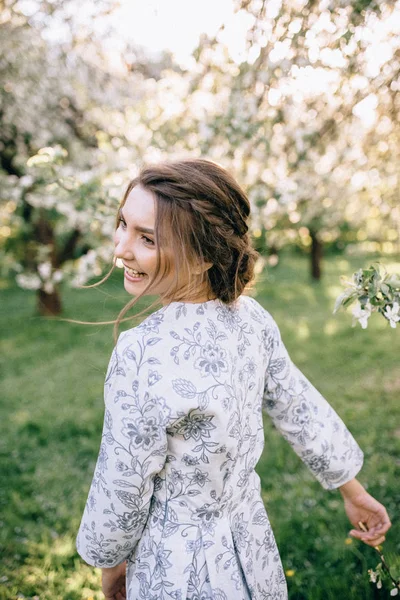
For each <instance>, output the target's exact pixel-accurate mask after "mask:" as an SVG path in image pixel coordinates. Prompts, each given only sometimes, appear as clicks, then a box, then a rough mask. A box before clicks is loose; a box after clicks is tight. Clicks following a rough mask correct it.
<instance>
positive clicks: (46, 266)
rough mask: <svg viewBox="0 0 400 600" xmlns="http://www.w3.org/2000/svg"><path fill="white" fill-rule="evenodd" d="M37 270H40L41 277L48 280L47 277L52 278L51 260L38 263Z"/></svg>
mask: <svg viewBox="0 0 400 600" xmlns="http://www.w3.org/2000/svg"><path fill="white" fill-rule="evenodd" d="M37 270H38V273H39V275H40V277H41V278H42V279H43V280H44V281H46V280H47V279H50V277H51V271H52V266H51V263H50V262H44V263H41V264H40V265H38V267H37Z"/></svg>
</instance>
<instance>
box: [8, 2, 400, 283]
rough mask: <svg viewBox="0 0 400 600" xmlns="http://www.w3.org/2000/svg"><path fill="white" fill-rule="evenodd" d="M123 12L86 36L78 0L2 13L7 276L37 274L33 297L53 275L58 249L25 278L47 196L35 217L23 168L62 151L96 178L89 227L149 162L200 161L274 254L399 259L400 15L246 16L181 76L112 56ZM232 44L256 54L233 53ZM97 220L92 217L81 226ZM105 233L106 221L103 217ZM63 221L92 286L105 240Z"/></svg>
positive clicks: (339, 11)
mask: <svg viewBox="0 0 400 600" xmlns="http://www.w3.org/2000/svg"><path fill="white" fill-rule="evenodd" d="M116 4H117V3H115V2H113V1H112V0H102V1H101V2H96V3H91V5H90V7H87V8H86V10H87V11H88V12H89V13H90V18H86V21H85V20H84V19H82V18H81V17H80V15H81V11H80V10H78V7H79V3H78V0H54V1H52V2H47V0H32V1H31V2H30V3H24V2H19V1H17V0H4V1H3V5H4V7H3V8H4V10H3V11H2V15H1V18H0V32H1V36H0V56H1V59H0V77H1V81H2V85H0V125H1V127H0V130H1V133H0V182H1V191H0V199H1V204H0V253H1V257H2V270H3V271H6V270H9V269H10V268H12V267H15V266H17V269H19V270H20V271H21V273H20V275H25V277H21V276H20V277H19V278H18V281H19V282H20V283H21V282H22V283H23V282H24V281H25V284H26V282H27V276H28V275H29V277H30V281H31V282H36V284H35V285H37V284H38V281H39V279H41V275H40V272H39V271H38V270H37V268H38V266H39V264H44V263H46V264H47V263H48V260H47V258H46V256H47V254H48V252H49V248H48V244H46V243H45V244H43V245H44V248H43V250H41V249H40V248H39V247H38V245H40V244H42V242H40V240H37V239H36V240H35V244H36V250H35V253H37V254H38V255H39V254H43V256H44V259H43V260H42V258H40V260H39V262H38V261H37V266H36V267H35V266H34V265H31V266H30V267H29V268H27V267H26V264H25V263H26V258H23V257H24V256H25V257H26V256H27V255H29V248H28V244H27V236H28V234H29V232H32V230H33V229H34V223H33V222H31V221H30V220H29V219H30V216H31V215H34V214H36V213H37V210H36V209H40V207H39V204H40V195H39V194H37V193H36V194H35V193H34V190H33V191H32V194H33V195H35V202H36V207H35V211H32V210H31V209H30V205H29V202H28V201H27V198H28V195H29V190H28V189H27V188H29V185H27V181H29V176H30V175H29V169H30V167H28V168H27V166H26V165H27V161H29V160H30V159H31V158H32V157H33V156H37V155H38V154H39V153H40V151H41V149H44V148H47V147H54V148H56V147H57V146H61V147H62V148H65V150H66V151H67V152H68V155H67V157H66V161H65V163H64V167H63V169H64V171H69V174H68V177H72V178H75V179H76V180H78V182H79V181H80V180H81V178H82V175H85V176H86V177H88V180H89V181H88V182H86V183H87V185H86V187H85V182H84V181H80V183H79V185H78V187H79V189H80V192H79V193H81V194H85V193H86V192H88V195H89V202H88V206H87V216H86V221H87V222H90V221H91V219H92V216H93V203H92V200H93V198H94V196H95V195H96V194H97V195H98V197H99V211H100V212H101V210H102V209H103V206H107V207H108V208H107V210H108V214H109V215H110V216H111V213H112V212H113V210H114V208H115V207H114V206H113V207H111V205H109V204H108V203H107V200H106V198H107V197H108V195H109V193H108V187H109V186H111V187H113V188H114V196H115V197H117V196H118V197H121V195H122V193H123V191H124V187H125V185H126V183H127V181H128V180H129V179H130V178H131V176H132V175H134V174H135V173H136V170H137V168H138V167H139V166H140V165H141V163H142V162H145V161H153V160H158V159H162V158H174V157H177V156H182V155H185V156H186V155H196V156H197V155H200V154H201V155H203V156H207V157H209V158H211V159H214V160H216V161H217V162H221V161H222V162H223V165H224V166H226V167H227V168H228V169H230V170H231V171H232V172H233V173H234V175H236V177H237V178H238V179H239V181H240V182H241V183H242V185H243V186H244V187H246V189H247V190H248V191H249V195H250V198H251V202H252V205H253V213H254V219H253V224H252V230H253V231H254V234H255V237H256V239H257V243H258V245H259V246H260V247H265V245H266V244H267V245H268V247H269V248H270V249H273V250H274V251H277V250H279V248H281V247H282V246H284V245H287V244H292V243H298V244H300V246H301V247H302V248H306V249H309V248H310V246H311V244H312V242H313V240H318V241H319V243H333V242H335V241H337V240H339V241H340V240H342V243H343V244H347V243H348V242H349V240H350V241H352V242H354V241H356V242H360V241H365V242H366V243H368V244H373V243H382V244H384V245H385V246H384V248H385V249H388V250H390V251H392V250H393V249H394V244H396V243H397V244H398V243H399V236H398V231H399V230H398V222H399V219H400V207H399V205H398V202H397V191H396V190H397V189H398V182H399V176H400V174H399V164H400V160H399V158H400V157H399V154H398V153H399V148H400V143H399V138H400V128H399V123H398V119H397V115H398V112H399V94H398V90H399V89H400V80H399V73H400V61H399V39H400V37H399V35H398V34H399V22H400V19H399V14H400V2H389V1H386V2H385V1H380V2H370V1H365V2H364V1H363V2H358V3H353V2H347V1H345V2H340V3H334V2H326V3H324V2H312V3H310V2H306V1H305V0H287V2H285V3H283V4H280V3H279V2H272V3H271V2H265V1H262V0H246V1H243V2H235V4H236V8H237V11H236V13H235V15H234V16H233V18H232V20H231V22H227V23H224V24H223V26H222V27H221V28H220V30H219V31H218V32H217V33H216V35H215V36H214V37H213V38H209V37H207V36H205V35H203V36H202V37H201V39H200V40H199V43H198V46H197V48H196V49H195V51H194V53H193V56H192V57H191V58H190V59H189V60H188V61H187V64H182V65H180V64H177V63H176V62H174V60H173V59H172V58H171V56H170V55H168V54H167V53H165V54H164V55H160V56H158V57H156V58H150V57H149V56H146V53H145V52H143V51H142V50H141V49H138V48H135V47H134V46H133V45H132V44H131V43H129V42H127V43H126V44H125V45H124V43H123V41H122V40H118V42H119V45H118V50H115V49H113V50H112V51H110V45H109V44H108V42H110V40H112V39H116V37H117V36H118V32H115V31H110V30H109V29H108V28H107V26H106V25H107V15H108V14H109V13H110V11H113V10H115V9H116ZM90 11H92V12H90ZM85 14H86V13H85ZM94 24H97V27H95V26H94ZM99 24H100V26H99ZM54 31H59V32H60V35H59V36H58V37H57V36H55V35H54ZM100 31H102V32H103V34H101V33H99V32H100ZM236 31H240V32H241V33H240V35H239V36H238V35H237V34H236V33H235V35H234V32H236ZM233 36H234V37H235V40H236V41H238V40H242V41H243V43H242V44H241V45H240V44H239V45H238V46H237V47H236V49H235V48H233V46H232V44H231V43H230V39H231V37H233ZM26 56H29V58H30V60H26ZM43 152H46V151H45V150H43ZM60 171H61V167H60ZM89 172H93V177H92V176H90V175H89ZM60 175H61V176H64V175H63V173H62V172H61V173H60ZM26 177H28V180H27V179H26ZM51 177H53V175H52V176H51ZM51 177H50V179H49V181H48V183H47V184H46V183H45V181H43V182H42V183H41V184H40V185H42V187H43V189H44V188H45V187H46V185H52V184H56V186H57V187H56V188H54V189H56V194H58V193H59V194H60V197H61V198H62V200H61V202H62V203H63V204H64V206H65V204H66V202H67V201H68V202H69V201H70V204H71V208H70V212H73V211H74V210H75V208H74V206H75V203H76V197H74V194H75V192H76V193H78V191H79V190H78V188H74V193H73V194H72V195H71V199H70V200H69V199H68V200H67V199H66V196H65V194H64V193H63V192H62V190H61V187H62V186H61V185H59V184H57V182H55V181H54V178H53V179H52V178H51ZM35 185H36V186H37V188H36V189H37V190H39V187H38V185H39V184H38V182H37V181H35ZM96 190H97V191H96ZM32 194H31V197H33V195H32ZM45 195H46V196H47V197H48V194H45ZM42 208H43V209H44V211H43V213H44V214H45V218H46V219H48V218H49V211H48V210H47V208H46V207H45V206H43V207H42ZM85 210H86V207H82V209H81V210H80V211H79V212H80V219H81V221H82V220H84V216H83V212H84V211H85ZM106 212H107V211H105V213H104V214H106ZM64 216H65V215H64ZM95 218H96V220H100V221H102V215H101V214H100V216H99V215H97V214H96V217H95ZM56 220H57V233H56V236H55V240H54V246H60V245H62V243H63V240H66V239H67V238H68V236H70V238H72V237H73V236H74V235H75V236H76V237H80V238H81V245H78V246H79V247H78V246H77V247H74V251H73V254H74V257H75V259H76V260H80V262H81V263H82V267H79V266H78V263H77V264H76V268H77V269H80V268H81V270H82V272H85V273H87V275H90V273H93V272H95V270H96V268H97V266H96V260H94V259H90V260H87V261H86V266H84V263H85V257H87V256H88V252H89V247H90V248H91V249H94V250H96V248H98V247H99V246H101V245H102V243H103V233H102V227H100V228H99V229H98V230H97V231H96V230H95V229H92V230H90V232H85V235H84V236H83V237H85V242H82V231H80V232H79V235H78V233H76V232H75V228H74V227H72V224H71V222H70V221H68V219H62V218H59V217H57V219H56ZM111 220H112V219H111ZM111 220H110V222H111ZM102 222H103V221H102ZM46 223H47V225H49V224H50V227H51V223H49V221H46ZM61 223H63V227H64V229H63V231H62V234H61V237H60V238H59V237H58V233H59V230H60V229H61V228H62V226H61ZM81 229H82V228H81ZM18 230H20V231H18ZM74 232H75V233H74ZM86 234H87V235H86ZM9 237H11V238H12V239H10V240H9V239H8V238H9ZM261 238H263V239H261ZM265 238H266V240H265ZM83 246H84V249H83ZM5 249H7V253H6V254H4V250H5ZM79 256H81V257H82V258H81V259H79ZM90 256H93V254H91V255H90ZM68 264H69V263H68V261H65V263H63V264H62V265H58V266H56V265H53V266H52V268H53V270H54V272H55V271H58V272H59V274H58V275H57V277H61V276H63V277H67V278H70V276H69V275H68V269H67V266H68ZM18 265H20V267H18ZM64 265H65V266H64ZM35 269H36V272H35ZM41 270H42V271H43V272H45V273H47V272H48V271H49V268H48V266H47V267H46V268H45V269H44V270H43V267H42V268H41ZM32 272H33V274H34V275H35V277H34V278H32ZM38 278H39V279H38ZM81 279H83V277H82V278H81ZM42 283H44V282H43V281H42ZM45 283H47V289H50V284H49V281H46V282H45ZM54 283H56V282H53V284H54ZM31 285H34V283H31ZM43 290H44V286H43ZM44 291H45V290H44Z"/></svg>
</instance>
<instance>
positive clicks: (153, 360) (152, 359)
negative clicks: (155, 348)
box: [147, 356, 161, 365]
mask: <svg viewBox="0 0 400 600" xmlns="http://www.w3.org/2000/svg"><path fill="white" fill-rule="evenodd" d="M147 362H148V363H150V364H151V365H160V364H161V361H159V360H158V358H156V357H155V356H150V358H149V359H148V360H147Z"/></svg>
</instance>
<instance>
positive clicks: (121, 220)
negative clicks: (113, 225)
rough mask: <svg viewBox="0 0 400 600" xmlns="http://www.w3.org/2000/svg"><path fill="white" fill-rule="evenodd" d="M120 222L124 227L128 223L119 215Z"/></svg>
mask: <svg viewBox="0 0 400 600" xmlns="http://www.w3.org/2000/svg"><path fill="white" fill-rule="evenodd" d="M118 223H119V224H120V225H122V226H123V227H126V223H125V221H124V219H123V218H122V217H119V219H118Z"/></svg>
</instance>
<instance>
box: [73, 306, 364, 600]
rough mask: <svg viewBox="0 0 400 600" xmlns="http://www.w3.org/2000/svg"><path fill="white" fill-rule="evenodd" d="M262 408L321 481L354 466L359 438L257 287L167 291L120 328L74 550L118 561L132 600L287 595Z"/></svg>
mask: <svg viewBox="0 0 400 600" xmlns="http://www.w3.org/2000/svg"><path fill="white" fill-rule="evenodd" d="M262 408H264V409H265V411H266V412H267V413H268V414H269V415H270V417H271V418H272V420H273V422H274V424H275V426H276V427H277V428H278V429H279V431H280V432H281V433H282V434H283V436H284V437H285V439H286V440H287V441H288V442H289V444H290V445H291V446H292V447H293V449H294V450H295V451H296V452H297V454H298V455H299V456H300V458H301V459H302V460H303V461H304V463H305V464H306V465H307V466H308V467H309V468H310V469H311V471H312V472H313V473H314V475H315V476H316V478H317V479H318V480H319V481H320V482H321V484H322V485H323V486H324V487H325V488H327V489H333V488H336V487H338V486H340V485H342V484H344V483H345V482H347V481H348V480H350V479H352V478H353V477H354V476H355V475H356V474H357V472H358V471H359V470H360V468H361V466H362V459H363V455H362V452H361V450H360V449H359V447H358V445H357V444H356V442H355V441H354V439H353V437H352V436H351V434H350V433H349V431H348V430H347V429H346V427H345V425H344V424H343V422H342V421H341V420H340V418H339V417H338V416H337V414H336V413H335V411H334V410H333V409H332V408H331V406H330V405H329V404H328V403H327V402H326V400H325V399H324V398H323V397H322V396H321V394H319V392H318V391H317V390H316V389H315V388H314V387H313V386H312V385H311V384H310V383H309V381H308V380H307V379H306V378H305V377H304V375H302V373H301V372H300V371H299V370H298V369H297V368H296V367H295V366H294V365H293V363H292V362H291V360H290V358H289V356H288V354H287V351H286V349H285V347H284V345H283V343H282V341H281V337H280V333H279V329H278V327H277V325H276V323H275V321H274V320H273V318H272V317H271V315H270V314H269V313H268V312H267V311H266V310H265V309H264V308H263V307H262V306H261V305H260V304H259V303H258V302H256V301H255V300H254V299H252V298H250V297H246V296H241V297H240V298H239V299H238V300H237V301H236V302H235V303H234V304H232V305H230V306H227V305H225V304H223V303H222V302H220V301H219V300H210V301H208V302H204V303H201V304H191V303H178V302H174V303H172V304H170V305H169V306H166V307H163V308H161V309H160V310H158V311H157V312H155V313H153V314H152V315H150V316H149V317H148V318H147V319H145V320H144V321H143V323H141V324H140V325H139V326H137V327H135V328H133V329H130V330H128V331H125V332H124V333H122V334H121V335H120V336H119V339H118V343H117V345H116V347H115V348H114V351H113V353H112V356H111V360H110V363H109V367H108V371H107V375H106V380H105V417H104V429H103V435H102V441H101V447H100V452H99V457H98V460H97V465H96V468H95V473H94V477H93V481H92V485H91V488H90V492H89V497H88V501H87V504H86V508H85V512H84V515H83V517H82V522H81V526H80V529H79V533H78V537H77V549H78V552H79V554H80V555H81V556H82V558H83V559H84V560H85V561H86V562H87V563H89V564H90V565H93V566H96V567H112V566H114V565H117V564H119V563H121V562H123V561H124V560H125V559H126V560H127V561H128V565H127V598H128V599H129V600H139V599H145V600H160V599H161V600H169V599H174V600H189V599H190V600H232V599H235V600H249V599H256V600H264V599H268V600H278V599H279V600H281V599H282V600H283V599H285V598H287V591H286V583H285V576H284V572H283V569H282V565H281V562H280V558H279V553H278V550H277V547H276V543H275V539H274V535H273V533H272V530H271V526H270V524H269V520H268V516H267V513H266V511H265V508H264V504H263V501H262V498H261V494H260V481H259V477H258V475H257V474H256V472H255V470H254V468H255V466H256V464H257V462H258V460H259V458H260V455H261V452H262V449H263V446H264V432H263V421H262Z"/></svg>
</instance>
